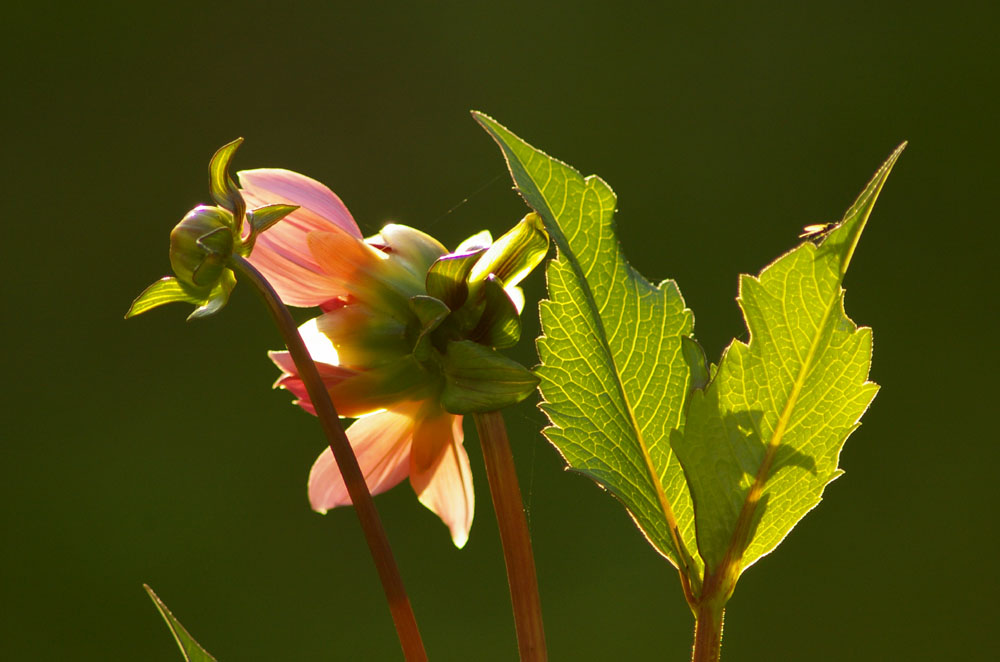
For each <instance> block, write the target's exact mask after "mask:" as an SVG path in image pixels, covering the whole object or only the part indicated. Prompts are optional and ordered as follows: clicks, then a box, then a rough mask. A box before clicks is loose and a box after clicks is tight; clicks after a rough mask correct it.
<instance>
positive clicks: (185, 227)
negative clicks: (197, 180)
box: [170, 206, 235, 289]
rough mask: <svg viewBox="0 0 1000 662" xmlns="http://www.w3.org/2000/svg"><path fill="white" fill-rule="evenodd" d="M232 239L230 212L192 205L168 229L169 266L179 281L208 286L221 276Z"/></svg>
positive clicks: (195, 285)
mask: <svg viewBox="0 0 1000 662" xmlns="http://www.w3.org/2000/svg"><path fill="white" fill-rule="evenodd" d="M234 243H235V242H234V239H233V215H232V214H231V213H229V212H228V211H226V210H225V209H221V208H219V207H207V206H198V207H195V208H194V209H192V210H191V211H189V212H188V213H187V215H186V216H185V217H184V218H183V219H181V222H180V223H178V224H177V225H176V226H174V229H173V230H172V231H171V232H170V266H171V267H173V270H174V273H175V274H176V275H177V278H178V280H180V281H181V282H182V283H185V284H187V285H191V286H194V287H196V288H199V289H204V288H209V287H211V286H212V285H214V284H215V283H216V282H218V280H219V278H221V277H222V274H223V272H224V271H225V269H226V263H227V262H228V260H229V257H230V256H231V255H232V254H233V246H234Z"/></svg>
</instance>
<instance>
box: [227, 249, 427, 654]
mask: <svg viewBox="0 0 1000 662" xmlns="http://www.w3.org/2000/svg"><path fill="white" fill-rule="evenodd" d="M230 266H232V267H233V268H234V269H236V270H237V271H239V272H240V273H241V274H242V275H243V276H244V277H246V279H247V280H248V281H250V283H251V284H252V285H253V286H254V288H255V289H256V290H257V293H258V294H260V295H261V297H262V298H263V299H264V303H265V304H266V305H267V309H268V310H269V311H270V313H271V316H272V317H273V318H274V322H275V324H277V326H278V330H279V331H280V332H281V336H282V338H283V339H284V341H285V346H286V347H288V352H289V354H291V356H292V359H293V360H294V361H295V367H296V368H297V369H298V371H299V376H300V377H301V378H302V381H303V383H304V384H305V385H306V389H307V390H308V392H309V399H310V400H311V401H312V404H313V406H314V407H315V408H316V416H317V417H318V418H319V422H320V425H321V426H322V427H323V432H324V433H325V434H326V438H327V441H328V442H329V444H330V450H331V451H333V457H334V459H336V461H337V467H338V468H339V469H340V473H341V475H342V476H343V477H344V482H345V483H346V484H347V492H348V494H350V496H351V501H352V503H353V504H354V511H355V512H356V513H357V514H358V520H360V522H361V528H362V530H363V531H364V534H365V539H366V540H367V541H368V549H369V550H370V551H371V555H372V560H373V561H374V562H375V568H376V569H377V570H378V575H379V579H381V580H382V588H383V590H384V591H385V597H386V599H387V600H388V601H389V610H390V612H391V613H392V620H393V622H394V623H395V625H396V633H397V634H398V635H399V643H400V645H401V646H402V647H403V655H404V656H405V658H406V660H408V661H410V662H426V660H427V653H426V652H425V651H424V643H423V640H421V638H420V630H419V629H418V628H417V619H416V617H415V616H414V615H413V608H412V607H411V606H410V598H409V597H408V596H407V595H406V588H405V587H404V586H403V578H402V577H401V576H400V574H399V568H398V567H397V566H396V559H395V558H394V557H393V555H392V548H391V547H390V546H389V538H388V537H387V536H386V533H385V529H384V528H383V527H382V520H381V519H379V516H378V511H377V510H376V509H375V502H374V501H373V500H372V495H371V492H369V491H368V485H367V484H366V483H365V478H364V474H362V473H361V467H360V466H359V465H358V459H357V457H355V455H354V449H353V448H351V442H350V441H348V439H347V435H346V434H345V433H344V429H343V428H342V427H341V425H340V418H339V417H338V416H337V410H336V409H335V408H334V406H333V402H331V400H330V394H329V392H328V391H327V390H326V386H324V385H323V380H322V379H320V376H319V371H318V370H317V369H316V364H315V363H313V360H312V357H311V356H310V355H309V351H308V350H307V349H306V346H305V343H304V342H302V337H301V336H300V335H299V330H298V326H297V325H296V324H295V320H293V319H292V316H291V314H290V313H289V312H288V309H287V308H286V307H285V305H284V304H283V303H282V302H281V299H280V298H279V297H278V294H277V292H275V291H274V288H272V287H271V285H270V283H268V282H267V280H266V279H265V278H264V276H263V275H261V273H260V272H259V271H257V269H255V268H254V266H253V265H252V264H250V263H249V262H248V261H247V260H246V259H244V258H242V257H240V256H238V255H233V256H232V257H231V258H230Z"/></svg>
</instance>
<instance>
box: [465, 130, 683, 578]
mask: <svg viewBox="0 0 1000 662" xmlns="http://www.w3.org/2000/svg"><path fill="white" fill-rule="evenodd" d="M474 116H475V118H476V120H477V121H478V122H479V123H480V124H482V125H483V127H484V128H485V129H486V130H487V132H488V133H489V134H490V135H491V136H492V137H493V138H494V140H496V141H497V143H498V144H499V146H500V149H501V150H502V151H503V153H504V157H505V158H506V160H507V164H508V166H509V168H510V172H511V175H512V177H513V178H514V182H515V183H516V184H517V188H518V190H519V191H520V193H521V195H522V196H523V197H524V199H525V201H526V202H527V203H528V205H529V206H531V207H532V208H533V209H534V210H535V211H536V212H538V213H539V214H540V215H541V217H542V219H543V221H544V224H545V228H546V230H548V233H549V235H550V236H551V237H552V240H553V242H554V243H555V244H556V247H557V249H558V255H557V258H556V259H554V260H552V261H551V262H549V264H548V266H547V268H546V278H547V281H548V291H549V300H547V301H543V302H542V303H541V305H540V312H541V321H542V331H543V332H544V335H543V336H542V337H541V338H539V339H538V342H537V345H538V354H539V357H540V358H541V361H542V365H541V367H539V368H538V369H537V371H536V372H537V374H538V376H539V377H540V379H541V383H540V390H541V393H542V397H543V403H542V405H541V408H542V410H543V411H545V413H546V414H547V415H548V417H549V420H550V422H551V426H550V427H548V428H546V429H545V430H544V433H545V436H546V437H547V438H548V439H549V441H550V442H552V444H553V445H555V446H556V448H558V449H559V451H560V452H561V453H562V455H563V457H564V458H565V460H566V462H567V463H568V464H569V466H570V467H571V468H572V469H574V470H576V471H579V472H581V473H583V474H585V475H587V476H589V477H590V478H592V479H593V480H595V481H597V482H598V483H599V484H600V485H602V486H603V487H605V488H606V489H607V490H608V491H610V492H611V493H612V494H614V495H615V496H616V497H618V499H620V500H621V501H622V503H624V504H625V507H626V508H627V509H628V511H629V513H630V514H631V515H632V517H633V519H634V520H635V521H636V523H637V524H638V526H639V528H640V529H641V530H642V532H643V533H644V534H645V535H646V537H647V538H648V540H649V541H650V543H652V545H653V546H654V547H655V548H656V549H657V550H658V551H659V552H660V553H662V554H663V555H664V556H666V557H667V558H668V559H670V561H671V562H672V563H674V565H677V566H678V567H680V568H682V572H683V574H684V575H686V576H688V577H692V578H695V579H696V578H697V576H698V574H699V568H698V567H697V565H698V561H697V560H695V559H691V558H690V553H689V551H693V549H694V518H693V511H692V507H691V501H690V497H689V496H688V492H687V486H686V484H685V481H684V475H683V472H682V470H681V467H680V464H679V463H678V462H677V459H676V458H675V457H674V454H673V451H672V450H671V448H670V440H669V435H670V430H672V429H673V428H675V427H677V426H678V425H680V424H681V421H682V412H683V404H684V399H685V396H686V394H687V390H688V376H689V375H688V366H687V364H686V362H685V359H684V355H683V352H682V346H681V338H683V337H684V336H688V335H690V334H691V331H692V329H693V326H694V317H693V315H692V314H691V311H690V310H688V309H687V308H686V307H685V306H684V300H683V298H682V297H681V294H680V291H679V290H678V288H677V285H676V284H675V283H674V282H673V281H669V280H668V281H663V282H662V283H660V284H659V285H657V286H654V285H652V284H651V283H649V282H648V281H647V280H646V279H645V278H643V277H642V275H641V274H639V273H638V272H637V271H635V270H634V269H633V268H632V267H631V266H630V265H629V264H628V262H627V261H626V260H625V256H624V254H623V253H622V250H621V247H620V246H619V244H618V241H617V239H616V237H615V234H614V222H613V213H614V210H615V204H616V199H615V195H614V193H613V192H612V191H611V188H610V187H609V186H608V185H607V184H605V183H604V181H602V180H601V179H600V178H598V177H596V176H593V175H592V176H590V177H586V178H584V177H583V176H581V175H580V173H579V172H578V171H576V170H575V169H573V168H571V167H570V166H568V165H566V164H565V163H562V162H561V161H557V160H556V159H553V158H551V157H549V156H547V155H546V154H544V153H542V152H540V151H538V150H537V149H535V148H534V147H532V146H530V145H528V144H527V143H525V142H524V141H523V140H521V139H520V138H518V137H517V136H515V135H514V134H513V133H511V132H510V131H508V130H507V129H506V128H504V127H503V126H501V125H500V124H498V123H497V122H496V121H494V120H492V119H490V118H489V117H486V116H485V115H482V114H479V113H474ZM692 565H694V566H695V567H691V566H692Z"/></svg>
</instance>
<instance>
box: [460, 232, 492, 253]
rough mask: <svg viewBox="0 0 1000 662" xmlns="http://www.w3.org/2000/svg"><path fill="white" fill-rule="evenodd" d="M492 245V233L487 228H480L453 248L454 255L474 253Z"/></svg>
mask: <svg viewBox="0 0 1000 662" xmlns="http://www.w3.org/2000/svg"><path fill="white" fill-rule="evenodd" d="M492 245H493V235H491V234H490V231H489V230H480V231H479V232H477V233H476V234H474V235H472V236H471V237H469V238H467V239H465V240H464V241H463V242H462V243H460V244H459V245H458V248H456V249H455V253H454V254H455V255H458V254H459V253H474V252H476V251H478V250H486V249H487V248H489V247H490V246H492Z"/></svg>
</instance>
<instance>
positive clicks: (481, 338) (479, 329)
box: [469, 274, 521, 349]
mask: <svg viewBox="0 0 1000 662" xmlns="http://www.w3.org/2000/svg"><path fill="white" fill-rule="evenodd" d="M483 297H484V299H485V306H484V307H483V314H482V317H480V318H479V323H478V324H477V325H476V328H475V329H473V330H472V333H471V334H470V335H469V337H470V338H471V339H472V340H475V341H476V342H478V343H480V344H482V345H488V346H490V347H496V348H497V349H503V348H504V347H510V346H512V345H515V344H517V341H518V340H520V339H521V317H520V315H519V314H518V310H517V306H516V305H515V303H514V302H513V301H512V300H511V298H510V297H509V296H507V292H506V291H505V290H504V288H503V283H502V282H500V279H499V278H497V277H496V276H495V275H493V274H490V275H489V276H488V277H487V278H486V282H485V283H483Z"/></svg>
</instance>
